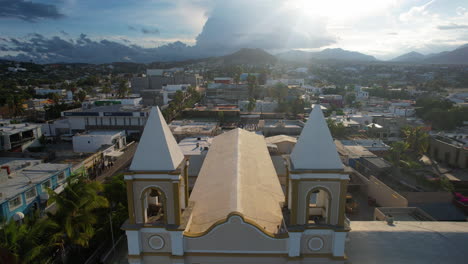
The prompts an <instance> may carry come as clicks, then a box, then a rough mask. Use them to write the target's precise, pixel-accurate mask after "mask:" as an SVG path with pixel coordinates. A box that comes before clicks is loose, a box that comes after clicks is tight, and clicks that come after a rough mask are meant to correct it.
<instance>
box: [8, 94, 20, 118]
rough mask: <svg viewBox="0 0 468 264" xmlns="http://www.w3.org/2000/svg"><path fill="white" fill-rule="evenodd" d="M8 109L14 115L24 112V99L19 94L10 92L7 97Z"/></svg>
mask: <svg viewBox="0 0 468 264" xmlns="http://www.w3.org/2000/svg"><path fill="white" fill-rule="evenodd" d="M7 105H8V111H9V113H10V114H13V117H17V116H19V115H21V114H22V113H23V112H24V108H23V99H22V98H21V96H20V95H19V94H10V95H8V97H7Z"/></svg>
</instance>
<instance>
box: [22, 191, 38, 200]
mask: <svg viewBox="0 0 468 264" xmlns="http://www.w3.org/2000/svg"><path fill="white" fill-rule="evenodd" d="M25 195H26V200H31V199H33V198H36V196H37V192H36V188H32V189H30V190H28V191H26V193H25Z"/></svg>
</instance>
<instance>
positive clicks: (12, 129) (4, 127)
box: [0, 123, 42, 135]
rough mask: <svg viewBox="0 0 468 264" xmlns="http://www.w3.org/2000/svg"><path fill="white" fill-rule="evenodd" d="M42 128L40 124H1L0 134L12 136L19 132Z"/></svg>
mask: <svg viewBox="0 0 468 264" xmlns="http://www.w3.org/2000/svg"><path fill="white" fill-rule="evenodd" d="M40 126H42V125H41V124H30V123H21V124H7V123H1V125H0V134H7V135H13V134H17V133H20V132H24V131H28V130H32V129H36V128H38V127H40Z"/></svg>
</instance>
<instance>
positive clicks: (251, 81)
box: [247, 74, 258, 97]
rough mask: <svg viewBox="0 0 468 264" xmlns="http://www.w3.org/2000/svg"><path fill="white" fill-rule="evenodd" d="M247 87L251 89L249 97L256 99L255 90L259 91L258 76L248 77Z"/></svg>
mask: <svg viewBox="0 0 468 264" xmlns="http://www.w3.org/2000/svg"><path fill="white" fill-rule="evenodd" d="M247 85H248V88H249V97H254V94H255V90H256V89H257V86H258V83H257V76H255V75H250V74H249V75H248V76H247Z"/></svg>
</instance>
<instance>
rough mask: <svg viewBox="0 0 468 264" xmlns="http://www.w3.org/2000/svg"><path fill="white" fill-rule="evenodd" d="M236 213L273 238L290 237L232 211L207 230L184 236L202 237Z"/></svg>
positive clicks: (247, 222)
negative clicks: (272, 231)
mask: <svg viewBox="0 0 468 264" xmlns="http://www.w3.org/2000/svg"><path fill="white" fill-rule="evenodd" d="M234 215H237V216H239V217H241V218H242V221H244V223H246V224H249V225H251V226H253V227H255V228H257V229H258V230H260V231H261V232H262V233H264V234H265V235H267V236H269V237H271V238H277V239H283V238H288V237H289V235H288V234H287V233H284V234H274V233H271V232H268V231H266V230H265V229H264V228H263V227H261V226H260V225H258V224H257V223H256V222H254V221H251V220H249V219H246V218H245V217H244V215H243V214H241V213H239V212H231V213H230V214H228V215H227V216H226V218H223V219H221V220H218V221H216V222H215V223H214V224H213V225H211V226H210V227H209V228H208V229H207V230H205V231H203V232H200V233H191V232H190V230H189V231H185V232H184V236H186V237H192V238H195V237H201V236H204V235H206V234H208V233H210V232H211V230H213V229H214V228H215V227H216V226H218V225H222V224H224V223H227V221H228V220H229V218H230V217H231V216H234Z"/></svg>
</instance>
